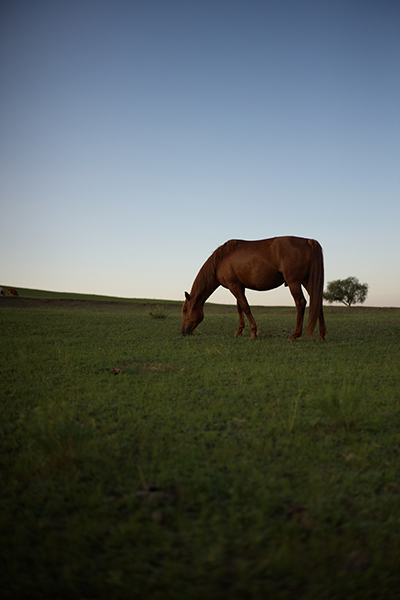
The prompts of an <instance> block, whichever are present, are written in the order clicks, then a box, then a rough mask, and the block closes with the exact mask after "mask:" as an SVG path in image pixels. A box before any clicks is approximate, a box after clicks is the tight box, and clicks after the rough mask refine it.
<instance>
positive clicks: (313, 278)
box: [306, 240, 326, 339]
mask: <svg viewBox="0 0 400 600" xmlns="http://www.w3.org/2000/svg"><path fill="white" fill-rule="evenodd" d="M308 244H309V246H310V249H311V255H310V271H309V274H308V293H309V294H310V310H309V313H308V324H307V329H306V333H307V335H308V336H310V337H312V334H313V332H314V329H315V326H316V324H317V321H318V319H320V327H321V325H322V323H323V331H320V337H321V336H322V339H323V338H324V336H325V333H326V329H325V323H324V320H323V308H322V297H323V292H324V257H323V254H322V248H321V246H320V244H319V243H318V242H317V241H316V240H308Z"/></svg>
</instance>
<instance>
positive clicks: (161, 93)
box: [0, 0, 400, 306]
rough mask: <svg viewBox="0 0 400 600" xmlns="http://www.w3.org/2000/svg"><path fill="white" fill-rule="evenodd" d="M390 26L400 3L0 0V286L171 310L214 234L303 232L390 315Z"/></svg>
mask: <svg viewBox="0 0 400 600" xmlns="http://www.w3.org/2000/svg"><path fill="white" fill-rule="evenodd" d="M399 29H400V3H399V2H398V1H397V0H379V1H378V0H343V1H342V0H264V1H263V0H200V1H198V2H194V1H193V2H191V1H189V0H176V1H175V0H170V1H169V0H136V1H135V0H129V1H128V0H113V1H111V0H108V1H104V0H76V1H75V0H35V2H32V1H30V0H2V2H1V4H0V90H1V92H0V139H1V145H0V210H1V212H0V255H1V262H0V282H1V283H2V284H5V285H12V286H14V287H30V288H39V289H50V290H55V291H68V292H82V293H94V294H110V295H119V296H126V297H136V298H157V299H177V300H179V299H182V298H183V292H184V290H189V289H190V287H191V284H192V282H193V279H194V277H195V275H196V274H197V272H198V270H199V268H200V267H201V265H202V264H203V263H204V261H205V260H206V259H207V257H208V256H209V255H210V254H211V252H212V251H213V250H214V249H215V248H216V247H217V246H219V245H220V244H222V243H223V242H225V241H226V240H228V239H231V238H241V239H262V238H268V237H274V236H279V235H298V236H301V237H313V238H316V239H318V240H319V242H320V243H321V245H322V246H323V248H324V256H325V271H326V274H325V277H326V281H331V280H332V279H342V278H346V277H348V276H350V275H352V276H356V277H358V278H359V279H360V281H361V282H363V283H364V282H367V283H369V285H370V293H369V296H368V299H367V302H366V305H370V306H400V235H399V224H400V171H399V165H400V160H399V159H400V117H399V107H400V78H399V72H400V71H399V67H400V38H399V35H398V32H399ZM248 298H249V301H250V302H251V303H253V304H254V303H257V304H287V305H292V304H293V301H292V298H291V296H290V293H289V292H288V290H287V289H286V288H281V289H279V290H276V291H272V292H264V293H257V292H249V294H248ZM211 300H213V301H217V302H228V301H229V302H231V301H232V302H234V299H233V297H232V296H231V295H230V294H229V292H227V291H225V290H222V289H220V290H218V291H217V292H215V294H214V295H213V296H212V297H211Z"/></svg>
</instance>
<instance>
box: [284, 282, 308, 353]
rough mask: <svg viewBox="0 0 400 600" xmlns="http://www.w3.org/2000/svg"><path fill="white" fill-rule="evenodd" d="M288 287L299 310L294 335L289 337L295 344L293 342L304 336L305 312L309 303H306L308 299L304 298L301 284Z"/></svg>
mask: <svg viewBox="0 0 400 600" xmlns="http://www.w3.org/2000/svg"><path fill="white" fill-rule="evenodd" d="M288 286H289V289H290V293H291V294H292V296H293V299H294V302H295V304H296V308H297V318H296V327H295V329H294V331H293V333H292V335H291V336H290V337H289V340H290V341H291V342H293V340H295V339H296V338H299V337H301V336H302V333H303V321H304V311H305V309H306V304H307V302H306V299H305V298H304V295H303V292H302V289H301V284H300V283H295V284H290V283H289V284H288Z"/></svg>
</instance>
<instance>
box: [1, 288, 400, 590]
mask: <svg viewBox="0 0 400 600" xmlns="http://www.w3.org/2000/svg"><path fill="white" fill-rule="evenodd" d="M3 287H4V286H3ZM18 291H19V292H20V295H21V296H22V297H20V298H0V327H1V333H2V335H1V344H0V352H1V365H0V372H1V392H0V393H1V430H0V431H1V436H0V444H1V455H0V460H1V464H0V472H1V475H0V477H1V479H0V482H1V483H0V485H1V499H0V538H1V541H0V544H1V548H0V552H1V554H0V556H1V569H2V574H1V577H0V593H1V597H2V598H7V599H8V598H10V599H11V598H12V599H20V598H21V599H22V598H24V599H25V598H29V599H35V598H38V599H42V598H51V599H74V600H75V599H82V600H83V599H103V598H107V599H116V600H118V599H125V598H126V599H130V598H134V599H136V598H141V599H147V598H152V599H155V600H158V599H160V600H161V599H165V598H172V599H175V598H176V599H182V600H183V599H191V598H194V599H197V598H198V599H200V598H201V599H203V598H209V599H210V600H211V599H214V598H215V599H225V598H226V599H231V598H232V599H258V598H263V599H264V598H268V599H275V598H279V599H280V598H282V599H292V598H293V599H298V598H304V599H309V598H310V599H311V598H312V599H329V600H332V599H338V600H339V599H343V598H346V599H356V600H357V599H360V600H361V599H363V600H365V599H366V598H371V599H377V598H385V599H392V598H398V597H399V593H400V447H399V442H400V429H399V426H400V367H399V365H400V346H399V341H400V309H371V308H363V307H354V308H351V309H347V308H345V307H343V308H341V307H337V308H332V307H329V308H326V321H327V327H328V334H329V335H328V341H327V342H325V343H317V342H316V341H315V340H308V339H306V338H303V339H301V340H297V341H296V342H294V343H290V342H288V341H287V337H288V335H290V333H291V332H292V331H293V329H294V323H295V309H294V308H286V307H285V308H273V307H256V308H254V316H255V318H256V320H257V323H258V325H259V327H260V330H261V331H260V339H259V340H257V341H253V340H250V337H249V336H250V332H249V331H248V332H247V337H244V338H237V339H236V338H235V337H234V335H233V333H234V331H235V330H236V328H237V315H236V308H235V306H228V307H226V306H225V307H224V306H219V305H212V304H207V305H206V307H205V320H204V322H203V323H202V324H201V325H200V326H199V327H198V329H197V330H196V332H195V334H194V335H192V336H188V337H183V336H181V335H180V331H179V328H180V304H179V303H174V302H161V301H160V302H157V301H150V300H148V301H140V300H136V301H133V300H132V301H130V300H124V299H112V298H104V297H103V298H101V297H90V298H88V297H84V296H80V295H75V296H74V297H72V296H69V295H58V296H54V295H51V294H49V293H44V292H42V293H41V292H32V291H29V290H21V291H20V290H18ZM150 313H152V315H151V314H150ZM1 588H3V589H1Z"/></svg>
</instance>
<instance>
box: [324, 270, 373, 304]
mask: <svg viewBox="0 0 400 600" xmlns="http://www.w3.org/2000/svg"><path fill="white" fill-rule="evenodd" d="M367 294H368V283H360V282H359V281H358V279H357V277H348V278H347V279H335V280H334V281H329V282H328V285H327V289H326V292H324V299H325V300H327V301H328V302H329V303H330V304H331V303H332V302H342V303H343V304H345V305H346V306H351V305H352V304H357V303H359V304H362V303H363V302H365V299H366V297H367Z"/></svg>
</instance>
